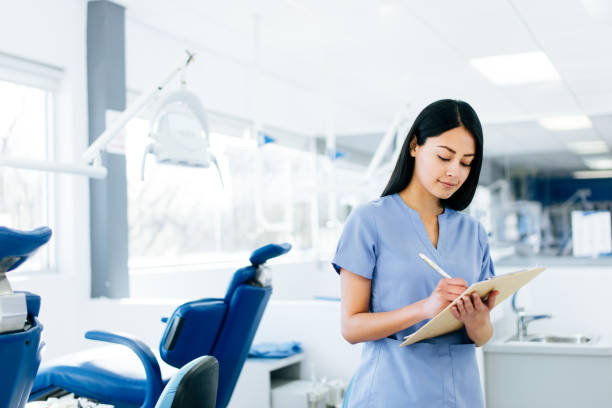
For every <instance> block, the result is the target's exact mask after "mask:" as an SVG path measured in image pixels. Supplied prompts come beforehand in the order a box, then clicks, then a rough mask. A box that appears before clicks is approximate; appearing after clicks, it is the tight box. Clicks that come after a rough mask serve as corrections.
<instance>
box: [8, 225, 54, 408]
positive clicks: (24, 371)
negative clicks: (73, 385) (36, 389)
mask: <svg viewBox="0 0 612 408" xmlns="http://www.w3.org/2000/svg"><path fill="white" fill-rule="evenodd" d="M50 238H51V230H50V229H49V228H47V227H40V228H37V229H35V230H32V231H17V230H12V229H9V228H5V227H0V367H1V368H0V407H11V408H22V407H23V406H25V403H26V402H27V400H28V395H29V394H30V389H31V388H32V382H33V381H34V376H35V375H36V371H37V370H38V366H39V364H40V352H41V350H42V348H43V346H44V343H43V342H42V341H41V339H40V335H41V332H42V325H41V324H40V322H39V321H38V319H37V317H38V311H39V309H40V297H39V296H37V295H35V294H33V293H29V292H13V290H12V289H11V286H10V285H9V283H8V280H7V278H6V275H5V274H6V272H9V271H12V270H13V269H15V268H17V267H18V266H19V265H21V264H22V263H23V262H25V261H26V260H27V259H28V258H29V257H30V256H31V255H32V254H33V253H34V252H35V251H36V250H37V249H38V248H40V247H41V246H43V245H44V244H46V243H47V242H48V241H49V239H50Z"/></svg>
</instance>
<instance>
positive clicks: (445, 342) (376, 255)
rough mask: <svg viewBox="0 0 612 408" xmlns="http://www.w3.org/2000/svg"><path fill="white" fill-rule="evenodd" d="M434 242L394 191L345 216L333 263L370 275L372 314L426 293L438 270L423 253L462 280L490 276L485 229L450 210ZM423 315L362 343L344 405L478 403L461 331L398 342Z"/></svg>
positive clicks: (470, 347) (472, 357)
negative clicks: (409, 342)
mask: <svg viewBox="0 0 612 408" xmlns="http://www.w3.org/2000/svg"><path fill="white" fill-rule="evenodd" d="M438 231H439V233H438V245H437V248H435V247H434V246H433V244H432V243H431V241H430V240H429V237H428V235H427V231H426V230H425V226H424V225H423V222H422V221H421V218H420V216H419V214H418V212H416V211H415V210H413V209H412V208H410V207H409V206H408V205H406V203H404V201H403V200H402V198H401V197H400V196H399V195H398V194H393V195H389V196H385V197H381V198H379V199H377V200H375V201H372V202H370V203H367V204H365V205H361V206H359V207H357V208H355V209H354V210H353V212H352V213H351V214H350V216H349V218H348V219H347V221H346V224H345V226H344V230H343V232H342V236H341V237H340V241H339V242H338V247H337V249H336V255H335V256H334V259H333V262H332V265H333V266H334V269H335V270H336V271H337V272H339V271H340V268H344V269H346V270H348V271H350V272H353V273H356V274H358V275H361V276H363V277H365V278H368V279H371V280H372V285H371V295H370V311H371V312H374V313H377V312H386V311H391V310H396V309H399V308H401V307H404V306H406V305H409V304H412V303H415V302H418V301H420V300H422V299H424V298H426V297H427V296H429V295H430V294H431V292H432V291H433V290H434V288H435V287H436V285H437V284H438V282H439V281H440V279H441V278H442V277H441V276H440V274H438V273H437V272H436V271H434V270H433V269H431V267H429V266H428V265H427V264H426V263H425V262H423V260H422V259H421V258H419V256H418V254H419V252H422V253H424V254H425V255H427V256H428V257H429V258H430V259H432V260H433V261H434V262H436V263H437V264H438V265H440V266H441V267H442V269H444V270H445V271H446V272H448V273H449V274H450V275H451V276H453V277H458V278H463V279H465V280H466V281H467V283H468V285H471V284H472V283H474V282H477V281H480V280H484V279H487V278H489V277H492V276H494V270H493V263H492V262H491V257H490V255H489V243H488V239H487V234H486V232H485V230H484V228H483V227H482V226H481V225H480V223H478V222H477V221H476V220H474V219H473V218H471V217H469V216H468V215H465V214H462V213H460V212H457V211H454V210H452V209H450V208H445V209H444V212H443V213H442V214H440V215H439V216H438ZM427 321H428V320H424V321H422V322H419V323H417V324H415V325H413V326H411V327H408V328H407V329H405V330H402V331H401V332H399V333H396V334H395V335H394V336H391V337H393V338H384V339H380V340H377V341H370V342H367V343H365V347H364V349H363V354H362V361H361V365H360V367H359V369H358V371H357V373H356V374H355V377H354V380H353V386H352V388H351V395H350V398H349V407H368V408H370V407H372V408H373V407H376V408H378V407H380V408H382V407H384V408H393V407H427V406H431V407H444V408H446V407H448V408H450V407H453V408H462V407H466V408H467V407H470V408H478V407H484V402H483V398H482V389H481V386H480V377H479V375H478V366H477V364H476V353H475V346H474V344H473V343H472V342H471V341H470V340H469V338H468V337H467V335H466V334H465V329H462V330H460V331H458V332H455V333H452V334H450V335H445V336H440V337H437V338H434V339H430V340H425V341H422V342H419V343H415V344H412V345H409V346H407V347H399V345H400V342H401V341H400V340H402V339H403V338H404V336H407V335H408V334H411V333H414V332H415V331H416V330H418V329H419V328H420V327H421V326H423V325H424V324H425V323H427Z"/></svg>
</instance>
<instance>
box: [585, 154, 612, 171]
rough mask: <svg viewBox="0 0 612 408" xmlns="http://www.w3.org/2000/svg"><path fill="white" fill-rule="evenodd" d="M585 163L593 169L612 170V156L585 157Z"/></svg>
mask: <svg viewBox="0 0 612 408" xmlns="http://www.w3.org/2000/svg"><path fill="white" fill-rule="evenodd" d="M582 160H583V161H584V164H586V165H587V167H588V168H589V169H591V170H612V157H610V156H607V157H589V158H587V157H585V158H583V159H582Z"/></svg>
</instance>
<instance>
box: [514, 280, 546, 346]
mask: <svg viewBox="0 0 612 408" xmlns="http://www.w3.org/2000/svg"><path fill="white" fill-rule="evenodd" d="M517 294H518V292H515V293H514V295H512V310H514V312H515V313H516V314H517V315H518V318H517V320H516V337H517V339H518V340H519V341H523V340H525V339H526V338H527V326H528V325H529V323H531V322H533V321H534V320H540V319H550V318H552V317H553V316H552V315H550V314H539V315H528V314H525V308H524V307H517V306H516V295H517Z"/></svg>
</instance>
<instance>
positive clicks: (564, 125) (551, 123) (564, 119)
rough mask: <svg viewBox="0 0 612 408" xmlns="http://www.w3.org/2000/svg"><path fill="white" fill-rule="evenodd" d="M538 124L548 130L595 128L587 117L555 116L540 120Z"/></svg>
mask: <svg viewBox="0 0 612 408" xmlns="http://www.w3.org/2000/svg"><path fill="white" fill-rule="evenodd" d="M538 124H539V125H540V126H542V127H543V128H544V129H548V130H577V129H588V128H590V127H592V126H593V123H591V119H589V118H588V116H585V115H566V116H554V117H550V118H542V119H538Z"/></svg>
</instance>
